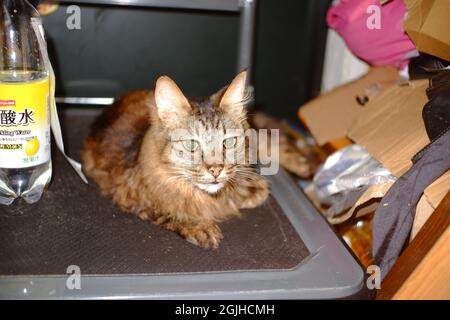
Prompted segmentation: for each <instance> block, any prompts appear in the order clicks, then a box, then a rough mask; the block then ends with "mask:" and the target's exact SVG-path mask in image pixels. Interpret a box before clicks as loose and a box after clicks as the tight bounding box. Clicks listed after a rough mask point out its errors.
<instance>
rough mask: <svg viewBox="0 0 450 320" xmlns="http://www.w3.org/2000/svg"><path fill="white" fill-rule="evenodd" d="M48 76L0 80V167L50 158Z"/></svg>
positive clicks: (29, 164)
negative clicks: (20, 80) (34, 78)
mask: <svg viewBox="0 0 450 320" xmlns="http://www.w3.org/2000/svg"><path fill="white" fill-rule="evenodd" d="M49 90H50V86H49V79H48V78H46V79H44V80H38V81H33V82H25V83H24V82H20V83H11V82H9V83H5V82H0V168H10V169H12V168H26V167H32V166H36V165H40V164H43V163H45V162H47V161H49V160H50V110H49V107H50V105H49Z"/></svg>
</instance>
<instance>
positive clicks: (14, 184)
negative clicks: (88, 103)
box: [0, 0, 52, 205]
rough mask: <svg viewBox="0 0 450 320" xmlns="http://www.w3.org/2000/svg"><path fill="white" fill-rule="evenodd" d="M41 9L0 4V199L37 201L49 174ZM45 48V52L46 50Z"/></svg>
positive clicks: (22, 0)
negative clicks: (38, 10) (39, 10)
mask: <svg viewBox="0 0 450 320" xmlns="http://www.w3.org/2000/svg"><path fill="white" fill-rule="evenodd" d="M41 28H42V22H41V19H40V16H39V13H38V12H37V11H36V9H35V8H34V7H33V6H32V5H31V4H30V3H29V2H28V1H26V0H2V1H1V3H0V204H2V205H10V204H11V203H13V202H14V200H15V199H17V198H19V197H21V198H23V199H24V200H25V201H26V202H27V203H34V202H37V201H38V200H39V199H40V198H41V196H42V194H43V192H44V190H45V189H46V187H47V186H48V184H49V182H50V179H51V175H52V165H51V152H50V139H51V138H50V101H49V99H50V81H49V67H48V63H47V60H46V59H47V52H46V46H45V43H44V42H43V41H44V39H43V36H42V35H41V33H40V31H39V30H40V29H41ZM44 51H45V52H44Z"/></svg>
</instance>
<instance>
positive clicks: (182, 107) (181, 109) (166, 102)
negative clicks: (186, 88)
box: [155, 76, 192, 124]
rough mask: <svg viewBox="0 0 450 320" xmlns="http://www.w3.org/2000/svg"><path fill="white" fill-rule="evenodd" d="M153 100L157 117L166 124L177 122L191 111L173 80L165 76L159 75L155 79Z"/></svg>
mask: <svg viewBox="0 0 450 320" xmlns="http://www.w3.org/2000/svg"><path fill="white" fill-rule="evenodd" d="M155 101H156V106H157V108H158V116H159V118H160V119H161V120H162V121H163V122H164V123H167V124H170V123H174V122H177V120H178V119H180V117H185V116H188V115H189V114H190V113H191V111H192V109H191V105H190V104H189V101H188V99H187V98H186V97H185V96H184V94H183V92H181V90H180V88H179V87H178V86H177V85H176V83H175V81H173V80H172V79H170V78H169V77H167V76H162V77H159V78H158V80H157V81H156V87H155Z"/></svg>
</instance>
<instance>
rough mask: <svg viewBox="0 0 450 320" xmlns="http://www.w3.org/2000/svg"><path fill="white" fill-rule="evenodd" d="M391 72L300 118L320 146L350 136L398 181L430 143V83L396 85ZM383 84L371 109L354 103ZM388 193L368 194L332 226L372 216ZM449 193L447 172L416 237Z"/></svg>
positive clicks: (431, 190)
mask: <svg viewBox="0 0 450 320" xmlns="http://www.w3.org/2000/svg"><path fill="white" fill-rule="evenodd" d="M391 71H392V70H389V69H372V71H371V73H370V74H368V75H366V76H365V77H363V78H361V79H359V80H357V81H355V82H353V83H351V84H349V85H347V86H344V87H341V88H338V89H336V90H334V91H333V92H331V93H328V94H325V95H323V96H322V97H320V98H317V99H316V100H315V101H312V102H311V103H309V104H307V105H306V106H305V108H303V109H300V111H299V115H300V117H301V119H303V121H304V122H305V123H306V125H307V126H308V127H309V129H310V130H311V131H312V133H313V135H314V137H315V139H316V140H317V141H318V142H319V143H321V144H323V143H326V142H328V141H329V140H330V139H334V138H337V137H343V136H346V137H348V138H350V139H351V140H353V141H354V142H355V143H358V144H360V145H362V146H363V147H365V148H366V150H367V151H368V152H369V153H370V154H371V155H372V156H373V157H374V158H375V159H377V160H378V161H380V162H381V163H382V164H383V165H384V166H385V167H386V168H387V169H389V170H390V171H391V172H392V173H393V174H394V175H395V176H397V177H399V176H401V175H402V174H403V173H405V172H406V171H407V170H408V169H409V168H410V167H411V166H412V161H411V159H412V157H413V156H414V155H415V154H416V153H417V152H419V151H420V150H421V149H422V148H423V147H425V146H426V145H427V144H428V143H429V142H430V141H429V138H428V136H427V133H426V130H425V125H424V122H423V119H422V110H423V107H424V105H425V104H426V103H427V102H428V98H427V96H426V91H425V90H426V88H427V87H428V81H427V80H418V81H410V82H407V83H403V84H395V81H396V80H395V79H397V78H396V75H397V72H396V71H395V73H391ZM383 80H384V81H385V82H384V84H385V85H384V87H383V88H382V89H381V90H380V91H379V92H378V93H376V94H374V95H372V96H371V97H370V98H369V102H368V103H367V104H365V105H364V106H360V105H358V104H357V103H353V101H354V96H355V95H356V94H357V93H358V92H361V90H362V91H364V88H367V86H370V84H373V83H376V82H377V81H378V82H379V81H383ZM346 95H347V96H346ZM389 187H390V185H389V186H388V185H380V186H373V187H372V188H369V189H368V190H367V192H366V193H365V194H364V195H363V196H362V197H361V198H360V199H359V200H358V201H357V203H356V204H355V205H354V206H353V207H352V208H351V209H350V210H349V211H347V212H344V213H342V214H341V215H339V216H336V217H333V218H331V219H328V220H329V221H330V222H331V223H341V222H344V221H345V220H347V219H348V218H350V217H351V216H356V217H358V216H361V215H363V214H365V213H367V212H368V211H370V210H372V211H374V210H375V208H374V207H373V200H375V199H380V198H381V197H383V196H384V194H385V193H386V192H387V191H388V190H389ZM449 189H450V172H447V173H445V174H444V175H443V176H441V177H440V178H439V179H438V180H436V181H435V182H434V183H433V184H431V185H430V186H429V187H428V188H427V189H426V190H425V194H424V196H423V197H422V198H421V200H420V201H419V205H418V207H417V210H416V219H415V222H414V228H413V234H412V237H413V236H414V235H415V234H416V233H417V231H418V230H419V229H420V227H421V226H422V225H423V224H424V223H425V222H426V220H427V218H428V217H429V216H430V212H432V210H434V209H435V208H436V207H437V206H438V205H439V203H440V202H441V201H442V199H443V198H444V197H445V195H446V193H447V192H448V191H449ZM368 208H369V209H370V210H368Z"/></svg>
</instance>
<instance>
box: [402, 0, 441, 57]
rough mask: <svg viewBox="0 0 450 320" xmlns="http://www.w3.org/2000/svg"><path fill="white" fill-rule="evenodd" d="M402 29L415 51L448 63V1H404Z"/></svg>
mask: <svg viewBox="0 0 450 320" xmlns="http://www.w3.org/2000/svg"><path fill="white" fill-rule="evenodd" d="M405 3H406V7H407V10H408V14H407V17H406V20H405V22H404V29H405V31H406V32H407V33H408V36H409V37H410V38H411V40H412V41H413V42H414V44H415V45H416V48H417V50H419V51H422V52H425V53H428V54H431V55H433V56H436V57H439V58H442V59H445V60H447V61H450V32H449V31H450V0H405Z"/></svg>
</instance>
